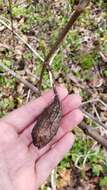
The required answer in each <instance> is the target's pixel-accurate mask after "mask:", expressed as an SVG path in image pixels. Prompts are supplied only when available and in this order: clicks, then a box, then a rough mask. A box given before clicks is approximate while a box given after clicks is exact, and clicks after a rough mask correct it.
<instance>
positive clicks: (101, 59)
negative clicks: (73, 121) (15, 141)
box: [0, 0, 107, 190]
mask: <svg viewBox="0 0 107 190" xmlns="http://www.w3.org/2000/svg"><path fill="white" fill-rule="evenodd" d="M6 2H7V1H6ZM13 2H14V3H13V4H12V16H11V11H10V8H9V5H8V2H7V3H5V4H4V3H3V1H2V0H0V62H2V63H3V64H5V65H6V66H7V67H9V68H11V69H12V70H14V71H15V72H17V73H18V74H20V75H21V76H22V77H23V78H25V79H26V80H28V81H30V82H31V83H32V84H34V85H35V86H36V85H37V84H38V81H39V76H40V71H41V66H42V61H41V60H40V59H39V58H38V57H36V56H35V54H34V53H33V52H32V51H31V50H30V49H29V48H28V47H27V46H26V45H25V43H24V42H23V41H22V40H20V39H19V37H17V36H16V35H15V34H14V35H13V33H12V32H11V31H10V30H9V29H8V26H10V27H11V26H12V24H11V20H13V26H14V31H15V32H17V33H18V34H19V36H20V37H21V38H22V39H23V40H24V41H26V42H27V43H28V44H29V45H30V46H31V47H32V48H33V49H34V50H35V51H36V52H38V53H39V55H40V56H41V57H43V59H44V58H45V57H46V55H47V53H48V52H49V49H50V48H51V46H52V44H53V43H54V41H55V39H56V37H57V35H58V32H59V31H60V29H61V28H62V27H63V26H64V24H66V22H67V21H68V20H69V17H70V15H71V13H72V11H73V9H74V7H75V6H76V3H77V2H78V0H71V1H70V0H38V1H24V0H20V1H13ZM52 69H53V72H54V75H55V78H56V81H57V82H58V83H63V84H64V85H65V87H66V88H67V89H68V91H69V93H79V94H81V96H82V98H83V102H87V101H89V103H86V106H85V110H86V111H87V112H89V113H90V114H92V115H93V116H95V117H96V118H97V120H99V121H101V122H103V123H104V124H105V125H107V3H106V1H103V0H98V1H95V0H92V1H91V3H90V5H89V6H88V7H87V8H86V10H85V12H84V13H83V14H82V15H81V16H80V17H79V19H78V20H77V21H76V23H75V24H74V25H73V27H72V28H71V30H70V32H69V33H68V35H67V37H66V39H65V40H64V42H63V44H62V45H61V47H60V49H59V51H58V53H57V55H56V57H55V59H54V61H53V65H52ZM49 88H50V80H49V77H48V73H47V72H45V74H44V78H43V83H42V90H45V89H49ZM34 98H35V94H34V93H33V92H32V91H31V90H29V89H28V88H27V87H26V86H24V84H22V83H20V82H18V81H17V80H16V79H15V78H14V77H13V76H11V75H10V74H9V73H8V72H6V71H4V70H3V68H1V67H0V117H2V116H4V115H5V114H6V113H8V112H10V111H11V110H13V109H15V108H17V107H19V106H21V105H22V104H25V103H26V102H28V101H30V100H31V99H34ZM95 100H100V101H95ZM84 121H85V123H86V124H88V125H90V126H93V127H96V129H98V130H99V131H100V134H101V135H102V136H105V138H107V131H106V130H105V129H103V128H102V127H101V126H99V125H96V124H95V123H94V122H93V121H92V120H90V119H85V120H84ZM74 132H75V135H76V142H75V144H74V146H73V149H72V150H71V151H70V152H69V153H68V154H67V155H66V156H65V158H64V159H63V160H62V161H61V162H60V164H59V165H58V166H57V168H56V171H55V175H56V182H55V183H56V186H57V189H58V190H106V189H107V152H106V151H105V149H104V148H103V147H102V146H101V145H99V144H98V143H97V142H96V141H94V140H93V139H92V138H90V137H88V136H86V135H85V134H84V133H83V132H82V131H81V130H80V129H79V128H78V127H77V128H76V129H75V131H74ZM50 189H51V178H49V180H47V181H46V183H45V184H44V185H43V186H42V187H41V190H50Z"/></svg>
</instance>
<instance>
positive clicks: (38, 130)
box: [32, 95, 62, 148]
mask: <svg viewBox="0 0 107 190" xmlns="http://www.w3.org/2000/svg"><path fill="white" fill-rule="evenodd" d="M61 117H62V110H61V105H60V102H59V98H58V95H55V97H54V101H53V102H52V103H51V104H50V105H49V106H48V107H47V108H45V110H44V111H43V112H42V113H41V115H40V116H39V117H38V120H37V123H36V125H35V126H34V128H33V130H32V139H33V144H34V145H35V146H37V147H38V148H43V147H44V146H45V145H47V144H48V143H49V142H50V141H51V140H52V138H53V137H54V136H55V135H56V133H57V131H58V128H59V124H60V121H61Z"/></svg>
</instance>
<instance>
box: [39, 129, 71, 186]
mask: <svg viewBox="0 0 107 190" xmlns="http://www.w3.org/2000/svg"><path fill="white" fill-rule="evenodd" d="M73 143H74V136H73V134H72V133H68V134H66V135H65V136H64V137H63V138H62V139H60V141H59V142H57V143H56V145H55V146H54V147H52V148H51V150H50V151H49V152H47V153H46V154H44V155H43V156H42V157H41V158H40V159H39V160H38V161H37V163H36V166H35V168H36V173H37V174H40V175H38V176H37V177H38V178H37V181H38V184H41V183H43V181H44V180H45V179H47V177H48V176H49V174H50V173H51V171H52V170H53V169H54V168H55V167H56V166H57V164H58V163H59V162H60V161H61V160H62V159H63V157H64V155H65V154H66V153H67V152H68V151H69V150H70V148H71V147H72V145H73ZM41 171H42V172H41Z"/></svg>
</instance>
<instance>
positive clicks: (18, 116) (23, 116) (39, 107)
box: [3, 86, 68, 133]
mask: <svg viewBox="0 0 107 190" xmlns="http://www.w3.org/2000/svg"><path fill="white" fill-rule="evenodd" d="M57 91H58V95H59V98H60V100H61V101H62V99H63V98H65V97H66V96H67V94H68V92H67V90H66V89H65V88H64V87H62V86H58V87H57ZM53 98H54V93H53V90H50V91H48V92H45V93H44V94H43V95H42V96H41V97H39V98H37V99H36V100H35V101H32V102H30V103H28V104H27V105H25V106H22V107H21V108H18V109H17V110H15V111H13V112H11V113H10V114H8V115H7V116H6V117H4V118H3V121H5V122H7V123H9V124H10V125H14V126H15V128H16V130H17V132H18V133H20V132H21V131H23V130H24V129H25V128H26V127H27V126H28V125H30V124H31V123H32V122H33V121H34V120H35V119H36V117H37V116H38V115H39V114H40V113H41V112H42V111H43V110H44V108H45V107H47V106H48V105H49V103H51V101H52V99H53Z"/></svg>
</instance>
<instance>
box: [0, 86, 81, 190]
mask: <svg viewBox="0 0 107 190" xmlns="http://www.w3.org/2000/svg"><path fill="white" fill-rule="evenodd" d="M66 95H67V92H66V91H64V89H63V90H62V91H61V93H59V96H60V99H63V98H64V97H65V96H66ZM72 97H73V96H72ZM51 98H52V92H48V93H47V94H45V95H44V96H43V98H39V99H37V100H36V101H34V102H31V103H29V104H28V105H26V106H23V107H22V108H19V109H18V110H16V111H14V112H12V113H10V114H9V115H8V116H7V117H5V118H3V119H2V120H1V125H2V128H0V137H1V138H0V150H1V152H0V164H1V166H2V170H4V171H5V175H6V176H5V179H6V178H8V181H9V183H10V186H11V188H10V189H14V188H15V189H20V190H25V189H26V190H27V189H29V190H33V189H37V188H38V187H39V186H40V185H41V184H42V183H43V181H44V180H45V179H46V178H47V177H48V175H49V173H50V172H51V170H52V169H53V168H54V167H55V166H56V165H57V164H58V162H59V161H60V160H61V159H62V158H63V156H64V154H65V153H66V152H67V151H68V150H69V149H70V147H71V145H72V143H73V135H72V134H71V133H70V132H69V131H70V129H71V128H72V127H73V126H74V125H77V124H78V123H79V122H80V120H81V119H82V115H81V112H80V111H79V110H77V109H76V108H78V106H79V105H80V99H79V97H77V96H75V95H74V99H75V101H74V99H73V101H72V102H71V97H69V96H67V97H66V98H65V99H64V101H63V104H62V109H63V114H64V117H63V119H62V121H61V127H60V129H59V131H58V134H57V135H56V137H55V138H54V139H53V140H52V142H51V143H50V144H48V145H47V146H46V147H45V148H43V149H41V150H38V149H37V148H36V147H34V146H33V144H32V138H31V130H32V127H33V125H34V123H35V117H37V116H38V114H40V112H41V111H42V110H43V109H44V107H46V105H47V104H48V103H49V99H50V100H51ZM44 100H45V101H44ZM74 102H75V103H74ZM67 103H70V104H69V105H70V106H68V105H67V106H65V105H66V104H67ZM38 104H39V105H40V106H39V109H40V110H37V108H38ZM74 109H75V110H74ZM31 110H33V111H34V112H33V113H31ZM73 110H74V111H73ZM29 113H30V114H29ZM67 113H69V114H67ZM65 115H66V116H65ZM74 116H75V118H76V119H74ZM53 144H54V146H53ZM62 147H63V148H62ZM52 158H53V159H52ZM1 175H2V174H1ZM8 187H9V185H8ZM8 189H9V188H8Z"/></svg>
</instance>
